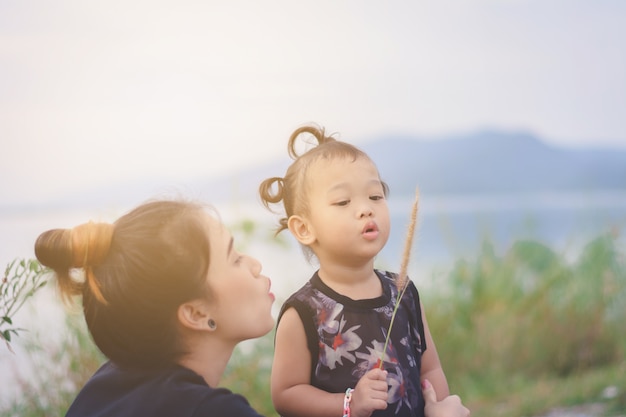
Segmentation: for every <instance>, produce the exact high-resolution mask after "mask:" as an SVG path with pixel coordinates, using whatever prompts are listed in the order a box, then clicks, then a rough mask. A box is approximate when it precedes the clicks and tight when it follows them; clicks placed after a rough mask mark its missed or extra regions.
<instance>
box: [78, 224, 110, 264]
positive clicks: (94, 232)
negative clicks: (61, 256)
mask: <svg viewBox="0 0 626 417" xmlns="http://www.w3.org/2000/svg"><path fill="white" fill-rule="evenodd" d="M113 229H114V227H113V225H112V224H110V223H94V222H88V223H84V224H81V225H79V226H76V227H74V228H73V229H72V230H71V231H70V238H71V245H72V265H71V266H72V267H73V268H85V267H90V266H96V265H98V264H100V263H102V261H103V260H104V259H105V258H106V256H107V254H108V253H109V248H110V247H111V239H112V238H113Z"/></svg>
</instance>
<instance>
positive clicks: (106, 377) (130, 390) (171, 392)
mask: <svg viewBox="0 0 626 417" xmlns="http://www.w3.org/2000/svg"><path fill="white" fill-rule="evenodd" d="M66 416H67V417H113V416H115V417H131V416H132V417H205V416H210V417H218V416H243V417H259V416H260V415H259V414H258V413H257V412H256V411H255V410H254V409H252V407H250V404H249V403H248V401H247V400H246V399H245V398H244V397H243V396H241V395H238V394H233V393H232V392H231V391H229V390H228V389H225V388H211V387H209V386H208V385H207V383H206V382H205V381H204V379H203V378H202V377H201V376H200V375H198V374H196V373H195V372H193V371H191V370H190V369H187V368H184V367H182V366H177V365H176V366H172V367H170V368H167V369H164V370H159V371H138V370H126V369H120V368H118V367H117V366H115V365H114V364H112V363H111V362H107V363H105V364H104V365H103V366H102V367H101V368H100V369H99V370H98V371H97V372H96V373H95V374H94V375H93V376H92V377H91V379H89V381H88V382H87V384H85V386H84V387H83V389H82V390H81V391H80V393H79V394H78V396H77V397H76V399H75V400H74V402H73V403H72V405H71V406H70V409H69V410H68V412H67V414H66Z"/></svg>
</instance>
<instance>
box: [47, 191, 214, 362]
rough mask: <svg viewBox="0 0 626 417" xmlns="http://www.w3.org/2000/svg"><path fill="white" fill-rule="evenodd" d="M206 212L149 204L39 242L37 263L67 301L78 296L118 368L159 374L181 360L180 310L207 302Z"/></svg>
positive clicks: (97, 337) (175, 203) (90, 325)
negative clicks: (47, 270)
mask: <svg viewBox="0 0 626 417" xmlns="http://www.w3.org/2000/svg"><path fill="white" fill-rule="evenodd" d="M205 212H206V211H205V207H204V206H202V205H200V204H196V203H191V202H184V201H154V202H149V203H146V204H143V205H141V206H139V207H137V208H136V209H134V210H132V211H131V212H129V213H128V214H126V215H124V216H122V217H120V218H119V219H118V220H117V221H116V222H115V223H114V224H109V223H85V224H82V225H80V226H77V227H74V228H73V229H54V230H49V231H47V232H44V233H42V234H41V235H40V236H39V238H38V239H37V241H36V243H35V254H36V256H37V259H38V260H39V261H40V262H41V263H42V264H43V265H44V266H47V267H49V268H51V269H52V270H54V272H55V273H56V277H57V282H58V287H59V289H60V292H61V295H62V296H63V298H64V299H65V300H66V301H71V300H72V298H73V296H74V295H82V299H83V311H84V314H85V320H86V322H87V326H88V328H89V331H90V333H91V335H92V337H93V339H94V341H95V343H96V345H97V346H98V347H99V348H100V350H101V351H102V352H103V353H104V354H105V355H106V356H107V357H108V358H109V359H111V360H112V361H113V362H115V363H116V364H118V365H120V366H126V367H138V368H156V367H160V366H167V365H169V364H172V363H174V362H175V361H176V360H177V359H178V358H179V357H180V355H182V354H183V353H184V351H185V346H182V344H181V341H180V337H179V333H178V332H179V330H178V326H177V319H176V317H177V309H178V307H179V306H180V304H182V303H184V302H185V301H189V300H191V299H194V298H197V297H199V296H203V295H206V296H207V297H208V296H209V293H208V288H207V286H206V275H207V271H208V267H209V243H210V242H209V241H208V237H207V229H206V227H207V226H206V222H205V221H203V217H202V213H205ZM76 268H82V270H83V272H84V275H83V277H82V278H81V277H80V276H77V273H79V272H80V271H77V270H76ZM79 275H80V274H79Z"/></svg>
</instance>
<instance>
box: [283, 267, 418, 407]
mask: <svg viewBox="0 0 626 417" xmlns="http://www.w3.org/2000/svg"><path fill="white" fill-rule="evenodd" d="M375 272H376V275H377V276H378V278H379V279H380V282H381V284H382V288H383V294H382V295H381V296H380V297H377V298H372V299H365V300H353V299H351V298H349V297H346V296H343V295H341V294H339V293H337V292H335V291H334V290H332V289H331V288H330V287H328V286H327V285H326V284H324V282H322V280H321V279H320V277H319V275H318V273H317V272H316V273H315V274H314V275H313V277H312V278H311V279H310V280H309V281H308V282H307V283H306V284H305V285H304V286H303V287H302V288H300V289H299V290H298V291H296V292H295V293H294V294H293V295H291V296H290V297H289V298H288V299H287V301H286V302H285V304H284V305H283V306H282V308H281V312H280V314H279V317H278V322H280V319H281V317H282V315H283V313H284V312H285V311H286V310H287V309H288V308H291V307H293V308H294V309H295V310H296V311H297V312H298V315H299V317H300V320H302V324H303V326H304V330H305V332H306V337H307V345H308V348H309V351H310V352H311V385H313V386H315V387H317V388H320V389H323V390H325V391H328V392H333V393H342V392H345V391H346V389H347V388H354V386H355V385H356V383H357V381H358V380H359V379H360V378H361V377H362V376H363V375H364V374H365V373H366V372H367V371H369V370H370V369H373V368H374V367H376V366H379V364H380V362H381V359H382V363H383V368H384V369H385V370H386V371H387V372H388V375H387V382H388V384H389V391H388V394H389V399H388V406H387V409H386V410H377V411H375V412H374V414H372V416H375V417H378V416H396V417H397V416H420V417H422V416H424V397H423V395H422V389H421V386H420V370H421V358H422V354H423V352H424V351H425V350H426V339H425V337H424V326H423V322H422V315H421V310H420V301H419V293H418V291H417V288H416V287H415V285H414V284H413V282H411V281H409V284H408V287H407V290H406V292H405V293H404V295H403V296H402V299H401V300H400V307H399V308H398V311H397V313H396V317H395V319H394V323H393V327H392V330H391V338H390V341H389V343H388V345H387V349H386V353H385V356H384V358H383V355H382V353H383V349H384V345H385V338H386V335H387V330H388V329H389V324H390V321H391V317H392V314H393V309H394V306H395V305H396V301H397V298H398V289H397V288H396V279H397V274H395V273H391V272H386V271H379V270H375Z"/></svg>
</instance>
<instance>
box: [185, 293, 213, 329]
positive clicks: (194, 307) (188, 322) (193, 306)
mask: <svg viewBox="0 0 626 417" xmlns="http://www.w3.org/2000/svg"><path fill="white" fill-rule="evenodd" d="M177 317H178V322H179V323H180V324H181V325H182V326H183V327H185V328H188V329H192V330H206V329H207V323H208V321H209V318H210V317H209V311H208V306H207V305H206V302H205V301H203V300H192V301H188V302H186V303H183V304H181V305H180V306H178V311H177Z"/></svg>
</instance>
